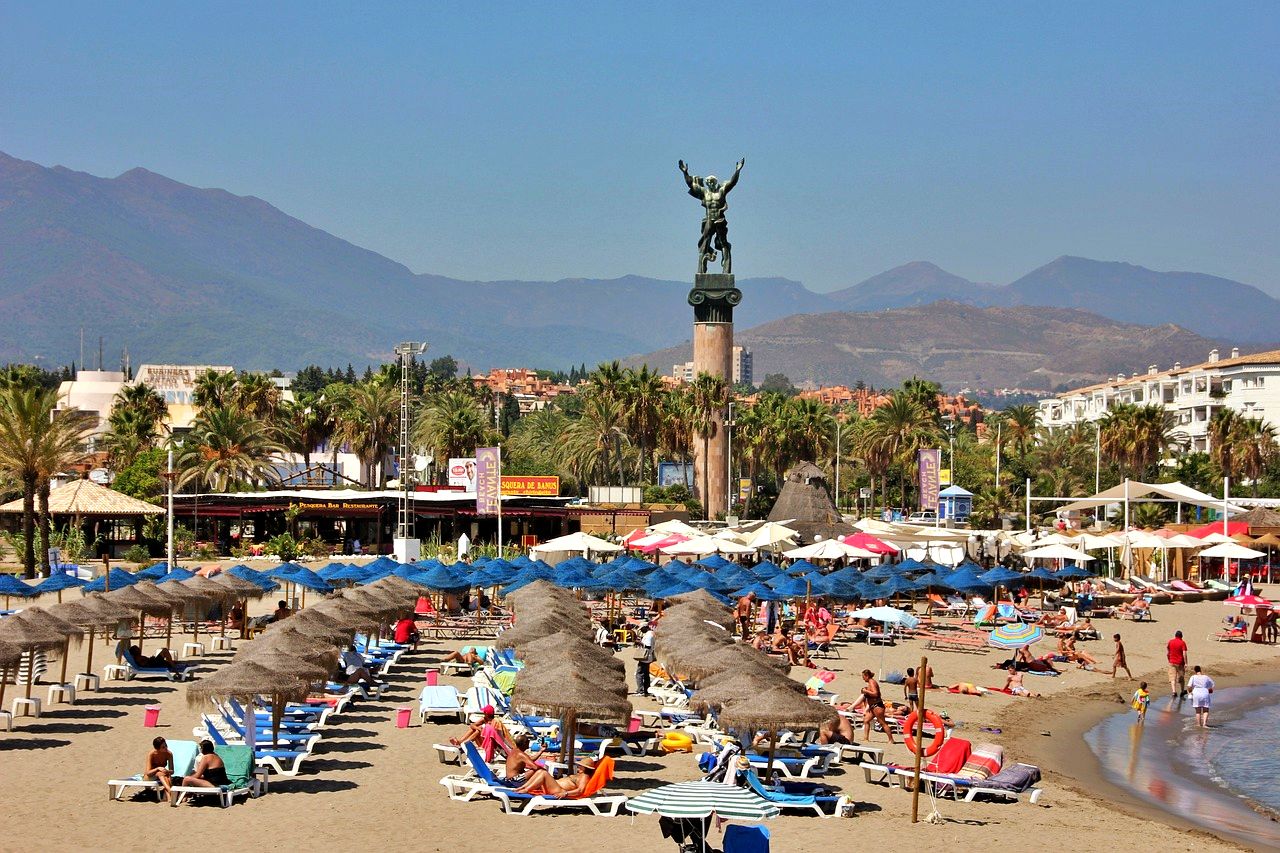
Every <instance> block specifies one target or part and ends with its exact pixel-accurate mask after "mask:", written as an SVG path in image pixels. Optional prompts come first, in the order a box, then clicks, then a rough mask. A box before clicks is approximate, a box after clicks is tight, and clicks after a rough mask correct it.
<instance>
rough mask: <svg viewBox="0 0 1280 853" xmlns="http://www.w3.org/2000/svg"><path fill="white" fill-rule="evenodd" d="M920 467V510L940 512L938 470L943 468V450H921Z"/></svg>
mask: <svg viewBox="0 0 1280 853" xmlns="http://www.w3.org/2000/svg"><path fill="white" fill-rule="evenodd" d="M917 461H918V463H919V467H920V509H926V510H927V509H931V510H933V511H934V512H937V511H938V489H939V488H940V485H941V481H940V480H939V472H938V469H939V468H941V467H942V451H941V450H921V451H919V454H918V456H917Z"/></svg>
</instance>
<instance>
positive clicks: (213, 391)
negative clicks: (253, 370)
mask: <svg viewBox="0 0 1280 853" xmlns="http://www.w3.org/2000/svg"><path fill="white" fill-rule="evenodd" d="M235 387H236V375H235V374H234V373H231V372H230V371H220V370H213V369H209V370H206V371H204V372H203V373H201V374H200V375H199V376H197V377H196V381H195V383H194V390H193V392H192V394H191V402H192V403H194V404H195V406H196V408H197V409H216V408H218V407H219V406H225V405H228V404H230V402H231V395H232V394H233V393H234V392H235Z"/></svg>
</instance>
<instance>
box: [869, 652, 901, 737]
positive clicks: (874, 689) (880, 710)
mask: <svg viewBox="0 0 1280 853" xmlns="http://www.w3.org/2000/svg"><path fill="white" fill-rule="evenodd" d="M862 680H863V681H864V682H865V683H866V686H865V687H863V688H862V695H863V697H864V698H865V699H866V700H867V709H866V711H864V712H863V714H862V739H863V740H865V741H870V740H871V721H872V720H878V721H879V722H880V727H881V728H883V729H884V733H885V734H886V735H888V737H889V743H897V741H896V740H894V739H893V730H892V729H890V728H889V721H888V720H886V719H885V715H884V696H882V695H881V694H880V682H878V681H876V679H875V675H874V674H873V673H872V672H871V670H869V669H864V670H863V671H862Z"/></svg>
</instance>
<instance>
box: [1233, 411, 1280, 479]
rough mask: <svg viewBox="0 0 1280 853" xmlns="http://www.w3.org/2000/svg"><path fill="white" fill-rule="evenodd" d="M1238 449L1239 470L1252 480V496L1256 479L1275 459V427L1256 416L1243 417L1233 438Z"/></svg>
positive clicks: (1259, 477)
mask: <svg viewBox="0 0 1280 853" xmlns="http://www.w3.org/2000/svg"><path fill="white" fill-rule="evenodd" d="M1234 441H1235V443H1236V444H1237V446H1238V448H1239V450H1238V453H1239V457H1240V470H1241V473H1243V474H1244V476H1245V478H1246V479H1248V480H1251V481H1253V496H1254V497H1255V498H1256V497H1257V496H1258V481H1260V480H1261V479H1262V478H1263V476H1264V475H1265V474H1266V472H1267V468H1268V467H1270V465H1271V463H1272V462H1274V461H1275V459H1276V428H1275V427H1274V426H1272V425H1271V424H1269V423H1265V422H1263V421H1261V420H1259V419H1258V418H1243V419H1241V421H1240V424H1239V427H1238V429H1237V435H1236V436H1235V439H1234Z"/></svg>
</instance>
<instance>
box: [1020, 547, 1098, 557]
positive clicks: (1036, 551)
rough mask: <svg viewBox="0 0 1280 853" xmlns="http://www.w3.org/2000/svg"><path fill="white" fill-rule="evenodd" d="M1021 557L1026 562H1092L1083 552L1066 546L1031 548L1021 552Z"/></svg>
mask: <svg viewBox="0 0 1280 853" xmlns="http://www.w3.org/2000/svg"><path fill="white" fill-rule="evenodd" d="M1022 556H1023V557H1025V558H1026V559H1028V560H1081V561H1084V560H1092V559H1093V557H1090V556H1089V555H1088V554H1086V553H1085V552H1084V551H1080V550H1078V549H1076V548H1068V547H1067V546H1066V545H1046V546H1044V547H1043V548H1032V549H1031V550H1030V551H1023V552H1022Z"/></svg>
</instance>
